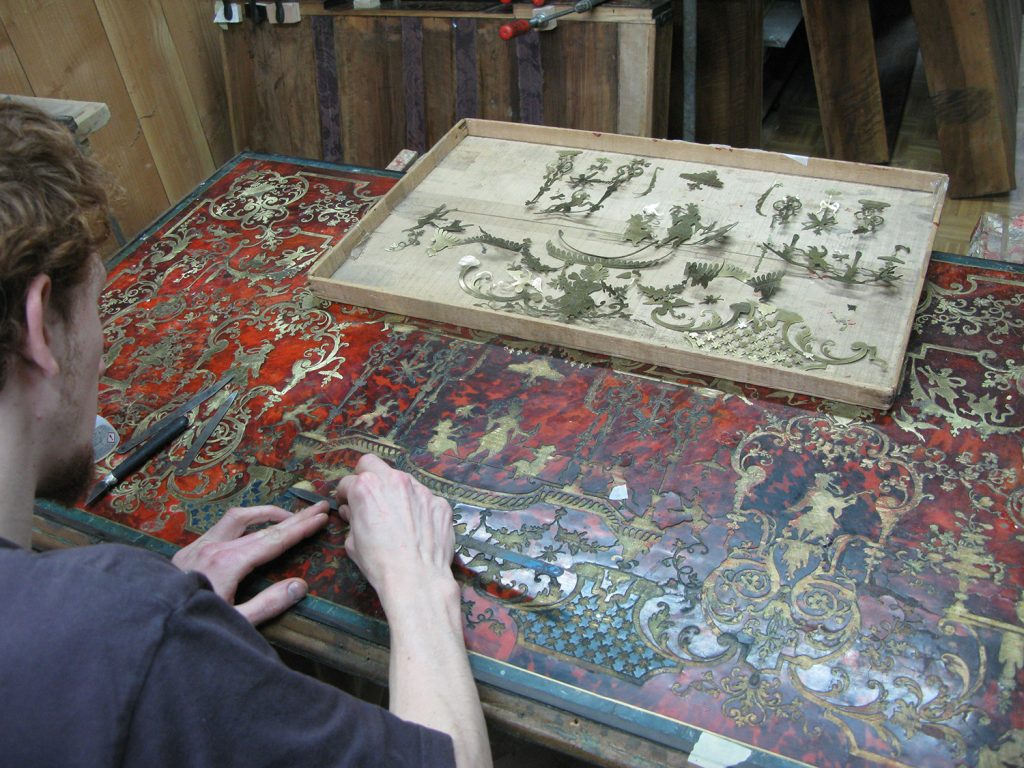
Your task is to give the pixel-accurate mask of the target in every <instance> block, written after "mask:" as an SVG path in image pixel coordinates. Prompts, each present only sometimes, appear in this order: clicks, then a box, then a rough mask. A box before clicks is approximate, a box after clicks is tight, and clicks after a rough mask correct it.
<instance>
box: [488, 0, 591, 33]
mask: <svg viewBox="0 0 1024 768" xmlns="http://www.w3.org/2000/svg"><path fill="white" fill-rule="evenodd" d="M604 2H607V0H580V1H579V2H578V3H576V4H575V5H573V6H572V7H571V8H563V9H562V10H560V11H552V12H550V13H544V12H543V11H541V12H539V13H538V12H534V13H535V15H534V16H532V17H531V18H529V19H516V20H514V21H510V22H509V23H508V24H502V25H501V27H500V28H499V29H498V36H499V37H500V38H501V39H502V40H511V39H512V38H513V37H519V35H524V34H526V33H527V32H529V31H530V30H531V29H546V28H547V26H548V24H550V23H551V22H552V21H554V20H555V19H557V18H560V17H562V16H568V15H569V14H570V13H586V12H587V11H589V10H591V9H592V8H594V7H595V6H598V5H600V4H601V3H604Z"/></svg>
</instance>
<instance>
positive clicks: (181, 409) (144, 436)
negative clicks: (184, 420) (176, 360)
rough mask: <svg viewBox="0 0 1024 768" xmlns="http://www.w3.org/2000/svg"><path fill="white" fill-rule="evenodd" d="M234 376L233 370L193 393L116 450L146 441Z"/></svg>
mask: <svg viewBox="0 0 1024 768" xmlns="http://www.w3.org/2000/svg"><path fill="white" fill-rule="evenodd" d="M234 378H235V374H234V371H232V372H230V373H228V374H227V375H225V376H224V377H223V378H221V379H220V381H218V382H216V383H215V384H211V385H210V386H208V387H207V388H206V389H203V390H200V391H199V392H198V393H197V394H195V395H193V396H192V397H190V398H189V399H188V400H186V401H185V402H184V403H182V404H181V405H179V406H178V407H177V408H175V409H174V410H173V411H171V412H170V413H168V414H167V415H166V416H164V417H163V418H162V419H160V421H158V422H157V423H156V424H154V425H153V426H151V427H150V428H149V429H147V430H145V431H144V432H139V431H138V430H136V434H134V435H132V439H131V440H129V441H128V442H127V443H125V444H124V445H122V446H121V447H120V448H118V449H117V452H118V453H127V452H128V451H130V450H132V449H133V448H136V447H137V446H139V445H141V444H142V443H144V442H146V441H147V440H149V439H150V438H151V437H152V436H153V435H155V434H156V433H157V432H159V431H160V430H162V429H163V428H164V425H166V424H169V423H171V422H172V421H174V420H175V419H176V418H178V417H179V416H184V415H185V414H186V413H188V412H189V411H191V410H192V409H193V408H195V407H196V406H197V405H199V404H200V403H202V402H204V401H205V400H207V399H209V398H211V397H213V396H214V395H215V394H217V393H218V392H220V391H221V390H222V389H223V388H224V387H226V386H227V385H228V384H230V383H231V382H232V380H233V379H234Z"/></svg>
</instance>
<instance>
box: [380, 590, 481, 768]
mask: <svg viewBox="0 0 1024 768" xmlns="http://www.w3.org/2000/svg"><path fill="white" fill-rule="evenodd" d="M388 607H389V606H387V605H386V606H385V608H386V610H387V609H388ZM387 612H388V621H389V625H390V627H391V662H390V683H389V687H390V702H391V705H390V709H391V711H392V712H393V713H394V714H395V715H397V716H399V717H401V718H403V719H404V720H410V721H412V722H416V723H419V724H421V725H425V726H427V727H429V728H433V729H435V730H438V731H443V732H444V733H447V734H449V735H450V736H451V737H452V740H453V741H454V743H455V759H456V764H457V765H458V766H459V768H486V767H487V766H490V765H491V753H490V746H489V744H488V740H487V728H486V726H485V724H484V718H483V712H482V711H481V709H480V699H479V696H478V694H477V689H476V682H475V681H474V679H473V673H472V671H471V670H470V667H469V659H468V658H467V656H466V647H465V643H464V641H463V638H462V621H461V615H460V612H459V593H458V586H457V585H456V584H455V582H454V580H452V581H451V583H450V584H448V583H445V584H443V585H441V586H440V588H436V589H435V588H431V587H430V586H428V585H419V588H418V589H417V590H416V594H408V595H400V596H399V597H398V598H397V599H393V600H392V601H391V606H390V610H388V611H387Z"/></svg>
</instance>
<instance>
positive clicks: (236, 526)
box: [205, 504, 292, 541]
mask: <svg viewBox="0 0 1024 768" xmlns="http://www.w3.org/2000/svg"><path fill="white" fill-rule="evenodd" d="M290 517H292V513H291V512H288V511H287V510H285V509H281V507H275V506H273V505H270V504H264V505H263V506H259V507H231V508H230V509H229V510H228V511H227V512H225V513H224V515H223V516H222V517H221V519H220V520H218V521H217V522H216V523H214V525H213V526H212V527H211V528H210V530H208V531H207V532H206V534H205V536H206V540H207V541H231V540H232V539H237V538H238V537H239V536H241V535H242V534H243V533H245V529H246V528H248V527H249V526H251V525H260V524H262V523H279V522H281V521H282V520H287V519H288V518H290Z"/></svg>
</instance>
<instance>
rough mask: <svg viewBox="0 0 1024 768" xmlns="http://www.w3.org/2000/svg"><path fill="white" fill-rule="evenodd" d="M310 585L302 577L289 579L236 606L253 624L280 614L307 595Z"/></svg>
mask: <svg viewBox="0 0 1024 768" xmlns="http://www.w3.org/2000/svg"><path fill="white" fill-rule="evenodd" d="M307 591H308V587H307V586H306V582H304V581H303V580H302V579H288V580H287V581H279V582H277V583H276V584H273V585H271V586H269V587H267V588H266V589H264V590H263V591H262V592H260V593H259V594H258V595H256V596H255V597H254V598H252V599H251V600H248V601H246V602H244V603H239V604H238V605H236V606H235V607H236V608H237V609H238V612H239V613H241V614H242V615H243V616H244V617H245V618H246V619H248V620H249V623H250V624H252V625H253V626H256V625H258V624H262V623H263V622H264V621H269V620H270V619H272V618H274V617H275V616H279V615H281V614H282V613H284V612H285V611H287V610H288V609H289V608H291V607H292V606H293V605H295V604H296V603H297V602H299V601H300V600H301V599H302V598H304V597H305V596H306V592H307Z"/></svg>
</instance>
